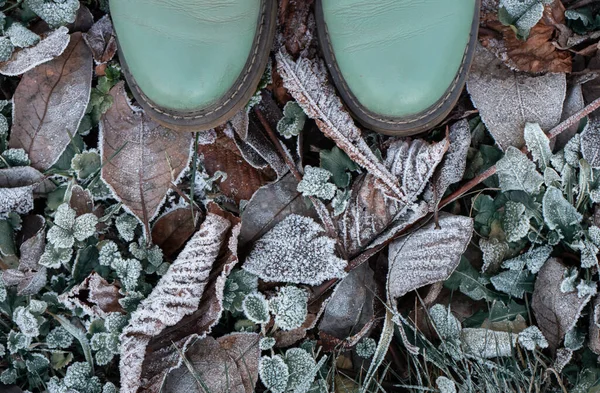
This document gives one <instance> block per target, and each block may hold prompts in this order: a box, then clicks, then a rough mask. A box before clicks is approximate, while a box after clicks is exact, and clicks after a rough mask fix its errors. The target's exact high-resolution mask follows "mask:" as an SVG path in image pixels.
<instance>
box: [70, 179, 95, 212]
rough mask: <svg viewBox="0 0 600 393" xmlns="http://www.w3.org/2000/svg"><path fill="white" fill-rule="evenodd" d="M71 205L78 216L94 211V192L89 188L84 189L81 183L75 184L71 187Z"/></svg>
mask: <svg viewBox="0 0 600 393" xmlns="http://www.w3.org/2000/svg"><path fill="white" fill-rule="evenodd" d="M69 206H71V208H72V209H73V210H75V213H76V214H77V217H79V216H81V215H83V214H86V213H93V211H94V198H93V197H92V193H91V192H90V191H89V190H84V189H83V188H82V187H81V186H79V185H75V186H73V187H72V188H71V197H70V198H69Z"/></svg>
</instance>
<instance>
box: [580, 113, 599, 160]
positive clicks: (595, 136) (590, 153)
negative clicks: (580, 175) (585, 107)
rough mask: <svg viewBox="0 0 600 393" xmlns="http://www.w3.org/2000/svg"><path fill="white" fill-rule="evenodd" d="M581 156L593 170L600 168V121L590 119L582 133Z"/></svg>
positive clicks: (593, 118)
mask: <svg viewBox="0 0 600 393" xmlns="http://www.w3.org/2000/svg"><path fill="white" fill-rule="evenodd" d="M581 154H582V155H583V158H584V159H585V160H586V161H587V162H588V164H590V166H591V167H592V168H600V119H598V118H595V117H590V118H589V119H588V123H587V124H586V126H585V129H584V130H583V132H582V133H581Z"/></svg>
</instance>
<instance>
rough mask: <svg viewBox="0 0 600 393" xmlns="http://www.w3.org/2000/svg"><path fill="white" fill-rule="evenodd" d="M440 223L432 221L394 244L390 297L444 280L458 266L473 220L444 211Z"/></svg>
mask: <svg viewBox="0 0 600 393" xmlns="http://www.w3.org/2000/svg"><path fill="white" fill-rule="evenodd" d="M439 226H440V228H439V229H436V223H435V222H430V223H429V224H427V225H426V226H424V227H422V228H419V229H417V230H416V231H414V232H412V233H410V234H408V235H406V236H405V237H402V238H400V239H398V240H395V241H394V242H392V244H390V250H389V266H390V267H389V273H388V278H387V291H388V298H389V299H397V298H400V297H402V296H404V295H405V294H407V293H408V292H410V291H413V290H415V289H418V288H420V287H422V286H424V285H428V284H433V283H436V282H439V281H443V280H445V279H447V278H448V277H449V276H450V275H451V274H452V272H453V271H454V269H456V267H457V266H458V264H459V263H460V257H461V255H462V254H463V253H464V251H465V250H466V248H467V246H468V244H469V241H470V240H471V236H472V235H473V220H472V219H471V218H469V217H462V216H453V215H450V214H447V213H441V214H440V217H439Z"/></svg>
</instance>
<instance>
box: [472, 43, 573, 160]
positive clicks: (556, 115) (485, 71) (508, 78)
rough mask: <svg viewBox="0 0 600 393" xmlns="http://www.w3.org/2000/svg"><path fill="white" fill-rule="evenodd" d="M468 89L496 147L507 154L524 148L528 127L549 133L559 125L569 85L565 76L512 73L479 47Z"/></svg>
mask: <svg viewBox="0 0 600 393" xmlns="http://www.w3.org/2000/svg"><path fill="white" fill-rule="evenodd" d="M467 89H468V91H469V94H470V95H471V100H472V101H473V104H474V105H475V106H476V107H477V109H479V114H480V115H481V119H482V120H483V122H484V123H485V125H486V126H487V128H488V130H489V131H490V133H491V134H492V136H493V137H494V139H495V140H496V143H497V144H498V146H500V148H501V149H502V150H506V149H507V148H508V147H509V146H514V147H516V148H521V147H523V146H524V144H525V139H524V134H523V130H524V128H525V124H526V123H538V124H539V125H540V127H542V129H543V130H549V129H551V128H552V127H554V126H556V125H557V124H558V123H559V122H560V118H561V115H562V109H563V102H564V100H565V94H566V89H567V81H566V77H565V74H546V75H541V76H531V75H529V74H524V73H517V72H514V71H511V70H510V69H509V68H508V67H506V66H505V65H503V64H502V62H501V61H500V60H498V59H497V58H496V57H495V56H494V55H493V54H492V53H491V52H489V51H488V50H486V49H485V48H483V47H482V46H481V45H478V46H477V50H476V53H475V59H474V61H473V65H472V67H471V73H470V74H469V79H468V82H467Z"/></svg>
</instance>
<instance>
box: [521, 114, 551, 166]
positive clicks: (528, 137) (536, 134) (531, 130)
mask: <svg viewBox="0 0 600 393" xmlns="http://www.w3.org/2000/svg"><path fill="white" fill-rule="evenodd" d="M525 143H526V144H527V149H529V151H530V152H531V156H532V157H533V160H534V161H535V162H537V163H538V166H539V168H540V169H541V171H542V172H543V171H545V170H546V168H548V167H549V166H550V158H551V157H552V150H551V149H550V139H548V137H547V136H546V134H545V133H544V131H542V129H541V128H540V125H539V124H537V123H526V124H525Z"/></svg>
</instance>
